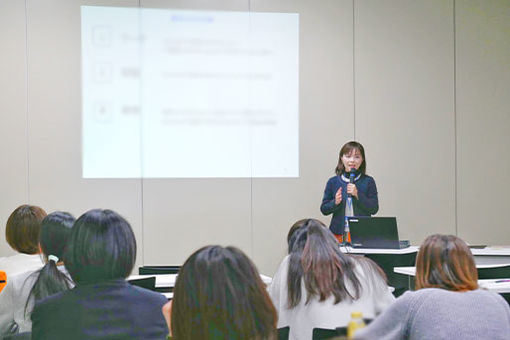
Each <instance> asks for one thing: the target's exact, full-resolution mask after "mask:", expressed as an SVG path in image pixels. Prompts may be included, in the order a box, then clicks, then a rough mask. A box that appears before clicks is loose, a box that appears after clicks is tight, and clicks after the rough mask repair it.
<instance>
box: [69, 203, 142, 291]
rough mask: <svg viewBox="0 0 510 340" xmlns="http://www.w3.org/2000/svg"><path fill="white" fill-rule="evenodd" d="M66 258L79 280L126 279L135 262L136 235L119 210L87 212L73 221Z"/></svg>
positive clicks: (83, 281)
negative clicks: (118, 212) (117, 211)
mask: <svg viewBox="0 0 510 340" xmlns="http://www.w3.org/2000/svg"><path fill="white" fill-rule="evenodd" d="M64 259H65V263H66V268H67V270H68V271H69V274H71V277H72V278H73V280H74V281H75V282H76V283H94V282H99V281H105V280H111V279H122V278H126V277H127V276H128V275H129V274H130V273H131V270H132V269H133V266H134V264H135V259H136V240H135V235H134V234H133V230H132V229H131V226H130V225H129V223H128V222H127V221H126V220H125V219H124V218H123V217H122V216H120V215H119V214H117V213H116V212H114V211H112V210H101V209H95V210H90V211H87V212H86V213H85V214H83V215H81V216H80V217H79V218H78V219H77V220H76V222H75V223H74V227H73V229H72V232H71V239H70V242H69V247H68V249H67V251H66V254H65V256H64Z"/></svg>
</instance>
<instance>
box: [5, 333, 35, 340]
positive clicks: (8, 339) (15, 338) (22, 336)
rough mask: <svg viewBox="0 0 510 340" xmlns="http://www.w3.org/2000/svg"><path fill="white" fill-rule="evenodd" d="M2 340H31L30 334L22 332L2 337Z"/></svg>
mask: <svg viewBox="0 0 510 340" xmlns="http://www.w3.org/2000/svg"><path fill="white" fill-rule="evenodd" d="M3 339H4V340H31V339H32V332H23V333H17V334H11V335H4V337H3Z"/></svg>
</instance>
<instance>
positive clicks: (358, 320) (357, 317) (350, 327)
mask: <svg viewBox="0 0 510 340" xmlns="http://www.w3.org/2000/svg"><path fill="white" fill-rule="evenodd" d="M363 327H365V322H364V321H363V314H362V313H361V312H352V313H351V321H349V323H348V324H347V338H348V339H353V338H354V334H355V333H356V331H357V330H358V329H360V328H363Z"/></svg>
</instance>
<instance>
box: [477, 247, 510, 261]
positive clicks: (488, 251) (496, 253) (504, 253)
mask: <svg viewBox="0 0 510 340" xmlns="http://www.w3.org/2000/svg"><path fill="white" fill-rule="evenodd" d="M471 253H472V254H473V256H474V257H475V262H476V264H477V265H478V264H506V263H510V246H487V247H485V248H482V249H477V248H472V249H471Z"/></svg>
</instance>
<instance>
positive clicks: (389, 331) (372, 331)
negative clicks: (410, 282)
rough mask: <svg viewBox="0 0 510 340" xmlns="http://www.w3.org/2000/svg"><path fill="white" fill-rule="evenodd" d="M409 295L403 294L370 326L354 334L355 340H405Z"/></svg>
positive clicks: (410, 301)
mask: <svg viewBox="0 0 510 340" xmlns="http://www.w3.org/2000/svg"><path fill="white" fill-rule="evenodd" d="M411 303H412V297H411V294H408V293H406V294H404V295H402V296H401V297H399V298H398V299H397V300H396V301H395V303H393V304H392V305H391V306H389V307H388V309H386V310H385V311H384V312H383V313H382V314H380V315H379V316H377V317H376V318H375V319H374V321H372V323H370V325H368V326H367V327H365V328H362V329H360V330H359V331H357V332H356V334H355V336H354V339H356V340H373V339H381V340H401V339H406V333H407V331H406V329H407V322H408V318H409V315H408V311H409V306H410V304H411Z"/></svg>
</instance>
